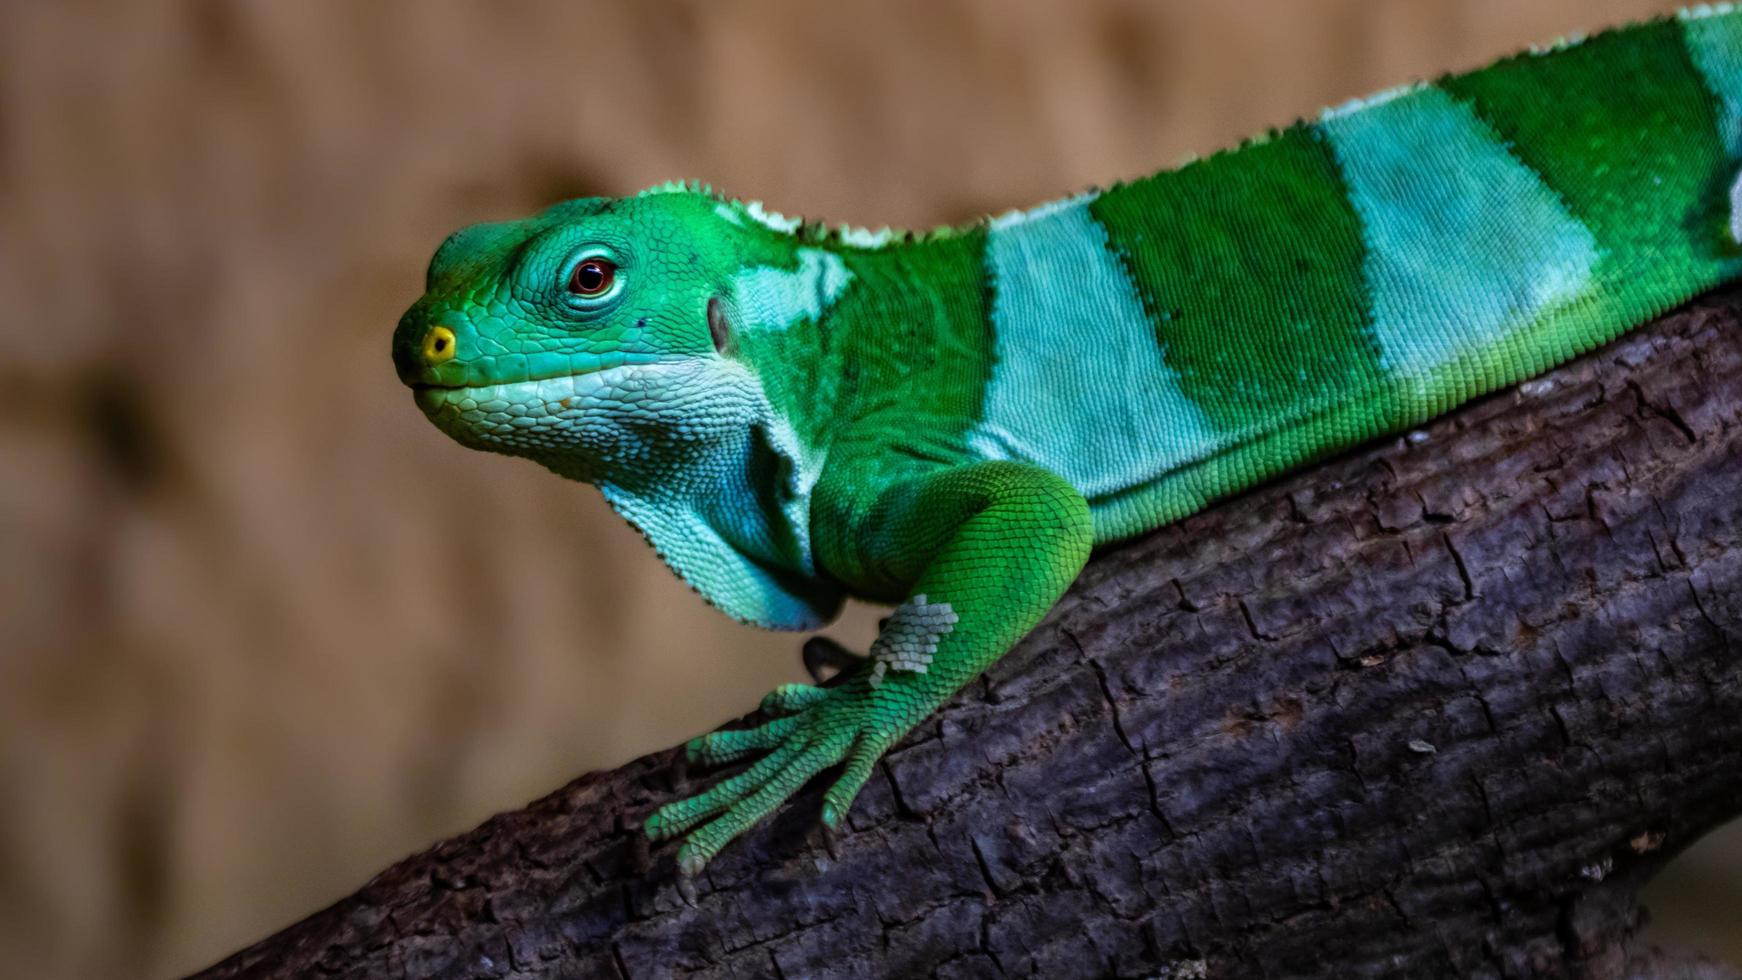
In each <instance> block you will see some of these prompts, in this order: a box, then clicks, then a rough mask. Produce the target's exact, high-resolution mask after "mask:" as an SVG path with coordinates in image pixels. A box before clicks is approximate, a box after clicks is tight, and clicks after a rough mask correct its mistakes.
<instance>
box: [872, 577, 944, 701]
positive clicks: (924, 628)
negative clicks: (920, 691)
mask: <svg viewBox="0 0 1742 980" xmlns="http://www.w3.org/2000/svg"><path fill="white" fill-rule="evenodd" d="M955 628H956V611H955V610H954V609H951V608H950V604H949V603H947V602H928V601H926V597H925V593H923V592H922V593H920V594H918V595H916V596H914V597H913V598H912V599H909V600H908V601H906V602H904V603H902V604H901V605H899V606H896V607H895V612H894V614H892V615H891V616H890V617H889V625H887V626H885V627H883V632H882V633H880V634H878V636H877V641H876V642H875V643H873V644H871V660H872V667H871V686H872V687H877V686H878V685H880V684H882V683H883V674H884V672H885V671H890V670H905V671H908V672H910V673H915V674H923V673H925V672H926V670H927V669H929V668H930V667H931V659H932V654H934V653H936V652H937V650H938V640H940V639H942V638H943V636H944V634H945V633H949V632H952V631H953V630H955Z"/></svg>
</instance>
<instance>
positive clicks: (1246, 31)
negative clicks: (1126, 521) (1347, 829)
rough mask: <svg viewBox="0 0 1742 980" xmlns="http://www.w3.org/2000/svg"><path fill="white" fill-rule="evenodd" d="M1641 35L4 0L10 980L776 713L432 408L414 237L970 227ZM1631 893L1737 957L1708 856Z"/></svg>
mask: <svg viewBox="0 0 1742 980" xmlns="http://www.w3.org/2000/svg"><path fill="white" fill-rule="evenodd" d="M1672 6H1673V5H1672V4H1669V3H1662V2H1654V0H1534V2H1532V3H1519V2H1517V0H1412V2H1411V3H1408V4H1400V3H1396V2H1394V0H1322V2H1300V0H1288V2H1283V0H1278V2H1274V3H1263V2H1256V0H1250V2H1232V3H1222V4H1209V3H1201V2H1196V3H1194V2H1177V3H1151V4H1138V3H1128V2H1118V0H1106V2H1082V0H1080V2H1076V3H1070V4H1062V3H1058V2H1056V0H1053V2H1038V0H1037V2H1010V0H978V2H961V3H944V2H936V0H933V2H920V0H909V2H897V0H881V2H874V3H841V2H832V3H829V4H798V3H781V2H772V0H771V2H759V3H732V4H726V3H719V2H712V3H705V2H695V3H665V2H646V0H643V2H638V3H620V4H604V3H587V2H580V0H556V2H549V3H483V2H480V3H475V4H453V3H442V4H435V3H410V2H401V3H387V2H381V3H368V4H357V3H350V2H311V3H240V2H238V3H220V2H203V3H191V2H190V3H162V4H159V3H122V2H112V3H99V2H85V0H44V2H31V0H10V2H7V3H4V4H3V5H0V392H3V393H4V407H3V408H0V963H4V964H6V967H5V969H4V972H6V973H8V974H9V975H14V976H30V977H36V978H48V980H58V978H75V977H76V978H87V977H148V978H156V977H168V976H172V975H177V974H180V973H183V972H186V971H188V970H192V969H194V968H196V967H199V966H202V965H204V964H206V963H208V962H210V961H212V960H214V959H216V958H218V957H220V956H222V955H224V954H226V953H228V952H230V951H232V950H233V949H234V948H236V947H238V946H240V945H242V944H244V943H247V942H249V941H252V940H254V939H257V938H259V937H261V936H263V935H264V934H266V933H267V932H269V931H271V930H273V929H276V928H278V927H280V926H283V925H286V924H288V923H289V922H291V921H292V920H294V919H296V918H299V917H301V916H303V915H305V914H307V913H309V912H311V911H313V910H315V909H316V908H318V907H320V906H322V905H325V904H327V903H329V902H331V901H333V900H335V899H337V898H339V897H341V896H342V895H344V894H346V893H348V892H349V891H351V890H352V889H354V888H356V887H357V886H359V885H361V884H362V883H363V882H364V881H365V880H366V879H367V878H368V877H369V876H370V875H371V874H372V873H373V872H375V871H376V870H379V869H380V868H382V867H384V866H385V865H387V864H388V863H390V862H392V861H393V860H395V859H397V858H399V857H401V856H402V855H404V854H406V853H408V852H411V851H413V850H415V849H418V848H421V847H423V846H425V845H426V844H428V843H429V842H431V841H433V840H435V839H437V838H439V837H442V836H444V835H448V834H452V833H454V832H457V831H460V830H463V829H465V828H467V827H470V826H472V825H473V824H476V823H477V822H478V821H480V820H482V819H483V818H485V817H487V816H488V815H490V814H491V813H493V812H496V811H498V810H502V809H507V808H512V807H515V806H518V805H520V804H522V803H524V802H525V801H527V800H529V799H531V798H533V797H535V796H538V795H540V794H543V793H544V792H547V791H549V790H551V789H554V788H555V787H557V786H559V785H561V784H562V783H563V782H565V781H566V780H568V779H570V778H572V777H573V776H575V775H577V774H579V773H581V772H583V771H585V770H588V769H594V768H599V767H609V766H612V765H615V764H617V763H620V762H622V761H625V760H627V759H629V758H631V757H633V756H635V755H637V754H640V753H643V752H646V751H649V750H653V749H657V748H661V747H664V746H667V745H670V744H672V743H674V742H677V741H679V740H681V739H683V738H686V737H688V736H690V735H692V734H695V733H697V732H700V731H702V730H704V729H706V728H708V727H710V726H712V725H715V724H717V723H719V722H720V721H722V720H724V719H726V718H728V717H731V716H733V715H736V714H738V713H741V712H743V711H745V710H747V709H748V708H750V707H752V706H753V705H754V704H755V703H756V701H757V699H758V698H759V697H760V696H761V695H762V694H763V693H764V692H765V691H766V690H767V689H768V688H769V687H771V686H772V685H774V684H776V683H779V682H781V681H786V680H793V679H799V678H800V677H801V672H800V670H799V662H798V643H799V638H798V637H794V636H790V635H776V634H765V633H759V632H757V631H754V630H750V629H746V628H740V627H735V626H734V625H732V624H731V623H729V622H728V621H726V619H725V618H724V617H722V616H720V615H719V614H717V613H715V612H713V611H712V610H711V609H709V608H708V607H707V606H706V605H704V604H703V603H702V601H701V600H700V599H698V598H697V597H695V596H694V595H693V594H692V593H690V592H689V590H688V589H687V588H685V587H684V586H683V585H681V584H680V583H679V582H678V581H677V580H676V579H675V578H673V577H672V576H671V575H670V574H668V573H667V572H666V571H665V569H664V568H663V567H662V566H661V565H660V564H659V562H658V560H657V559H656V558H655V557H654V555H653V553H652V552H651V551H650V550H649V549H647V548H646V547H645V546H644V545H643V544H642V542H641V540H640V538H639V537H638V536H637V535H636V534H635V533H633V532H632V531H630V530H629V529H628V528H627V527H626V526H623V525H622V524H621V523H620V522H618V521H617V519H616V518H614V517H613V516H612V515H611V514H610V513H609V512H608V510H607V509H606V507H605V506H604V505H603V504H602V502H601V501H600V499H599V498H598V496H597V495H596V493H595V492H593V491H592V490H590V489H588V488H585V487H581V486H579V485H575V484H566V483H564V482H562V481H561V480H559V479H557V478H556V477H554V476H552V475H550V474H548V473H546V472H545V471H543V470H542V469H539V468H538V467H536V466H535V465H533V464H531V463H527V462H524V461H518V460H511V459H507V458H503V457H498V456H489V455H484V454H481V453H476V452H470V451H467V450H464V449H462V448H461V447H459V446H458V445H456V444H454V443H452V442H450V441H449V440H448V439H447V438H446V437H444V436H442V435H441V434H440V433H438V432H437V431H436V430H435V429H434V428H433V427H432V426H430V425H429V424H428V423H426V422H425V421H424V420H423V418H422V417H421V416H420V415H419V413H418V412H417V411H416V409H415V408H414V406H413V405H412V401H411V398H410V396H409V394H408V393H406V392H405V391H404V390H403V389H402V388H401V387H400V386H399V384H398V383H397V382H396V381H395V379H394V375H393V371H392V369H391V366H390V364H389V361H388V348H387V344H388V336H389V334H390V332H391V330H392V328H393V325H394V322H395V321H396V319H397V318H398V316H399V314H400V312H401V311H402V310H403V309H404V308H405V307H406V306H407V305H408V304H409V303H410V302H411V301H412V300H413V299H415V298H416V296H417V294H418V291H419V288H420V285H421V282H422V275H423V268H424V264H425V263H426V261H427V260H428V258H429V255H430V253H431V251H432V250H433V248H434V247H435V245H436V244H437V243H438V242H439V241H440V240H441V238H442V237H443V236H444V235H445V234H447V232H449V231H450V230H452V229H454V228H456V227H458V226H460V225H462V224H466V223H469V222H474V221H479V220H484V219H499V218H505V217H515V216H519V215H521V214H523V213H526V212H529V211H532V210H535V209H538V208H541V207H543V206H544V205H546V204H548V203H550V202H552V201H555V200H557V199H561V198H565V197H572V196H580V195H591V194H610V195H616V194H624V193H628V192H631V191H634V190H636V189H638V188H640V187H643V186H645V185H648V184H651V183H655V182H658V181H663V180H666V179H668V178H674V177H695V178H701V179H706V180H709V181H712V182H714V183H715V184H716V186H719V187H722V188H725V189H726V190H728V191H729V192H731V193H733V194H736V195H739V196H743V197H753V198H761V199H764V200H766V201H768V202H770V204H771V205H772V206H774V207H777V208H779V209H780V210H783V211H786V212H787V213H797V214H804V215H810V216H821V217H826V218H829V219H831V220H837V221H840V220H844V221H851V222H854V223H860V224H869V225H872V226H877V225H882V224H885V223H893V224H896V225H898V226H901V225H906V226H919V227H925V226H930V225H934V224H939V223H944V222H957V221H961V220H965V219H968V218H972V217H974V216H976V215H979V214H982V213H986V212H997V211H1001V210H1004V209H1006V208H1009V207H1013V206H1020V205H1028V204H1034V203H1038V202H1040V201H1043V200H1047V199H1049V198H1053V197H1059V196H1062V195H1064V194H1066V193H1069V192H1073V191H1076V190H1079V189H1081V188H1083V187H1085V186H1087V185H1089V184H1091V183H1106V182H1109V181H1111V180H1113V179H1116V178H1129V177H1135V176H1139V175H1141V174H1144V173H1146V172H1149V171H1151V170H1154V169H1157V168H1159V167H1162V166H1165V165H1171V164H1174V163H1177V162H1179V161H1180V160H1181V159H1182V158H1183V157H1185V156H1186V155H1188V154H1194V153H1203V152H1207V151H1210V150H1213V149H1216V148H1218V147H1220V146H1223V145H1225V144H1227V143H1229V142H1231V141H1233V140H1235V139H1237V138H1239V137H1241V136H1244V135H1248V134H1251V133H1254V132H1257V131H1259V130H1261V129H1263V128H1265V127H1268V126H1272V125H1276V124H1282V123H1286V122H1288V121H1290V120H1292V119H1293V118H1295V117H1297V116H1300V115H1303V114H1308V113H1312V112H1315V111H1316V110H1317V109H1318V108H1319V107H1321V106H1324V105H1327V104H1333V103H1337V102H1341V101H1342V100H1344V99H1347V98H1350V97H1352V96H1357V95H1361V94H1364V93H1367V92H1370V91H1372V90H1375V89H1378V88H1382V87H1386V86H1389V85H1393V84H1396V83H1399V82H1402V81H1405V80H1407V79H1411V78H1416V77H1420V76H1424V75H1430V74H1434V73H1438V72H1441V71H1445V70H1451V69H1463V68H1472V67H1476V66H1478V65H1480V64H1482V63H1484V62H1486V61H1489V60H1491V59H1492V58H1494V57H1496V56H1498V55H1500V54H1503V53H1506V52H1508V51H1510V50H1512V49H1515V48H1518V47H1520V46H1522V45H1525V44H1527V43H1530V42H1536V41H1546V40H1549V39H1552V38H1554V37H1557V36H1559V35H1563V34H1567V33H1572V32H1576V31H1580V30H1585V29H1590V28H1594V27H1597V26H1601V25H1604V24H1611V23H1617V22H1621V21H1624V20H1628V19H1633V18H1638V17H1642V16H1645V15H1649V14H1653V13H1659V12H1663V11H1666V10H1669V9H1671V8H1672ZM873 619H874V617H873V616H872V615H871V614H869V613H867V612H865V611H863V610H860V611H856V612H854V613H853V614H851V615H850V616H849V617H848V619H847V620H846V622H845V623H844V624H842V625H841V626H840V627H838V632H839V635H841V636H844V637H846V638H847V639H849V640H850V641H852V642H855V643H858V644H864V643H865V642H867V641H868V639H869V637H870V629H871V624H872V622H873ZM1652 905H1653V907H1654V909H1655V912H1656V918H1657V925H1655V926H1654V927H1653V928H1654V930H1655V934H1656V935H1658V936H1660V937H1665V938H1669V939H1675V940H1680V941H1686V942H1692V943H1694V944H1696V945H1699V946H1702V947H1703V948H1705V949H1707V950H1708V951H1710V952H1713V953H1717V954H1720V955H1723V956H1726V957H1727V958H1729V960H1730V961H1731V962H1733V963H1742V929H1739V928H1738V926H1737V925H1736V923H1737V922H1739V921H1742V832H1738V831H1737V830H1735V829H1732V830H1731V831H1730V832H1728V833H1727V834H1719V835H1716V836H1714V837H1713V838H1711V839H1709V840H1708V841H1707V842H1706V843H1704V844H1702V845H1701V846H1700V847H1699V848H1697V849H1696V850H1695V851H1693V852H1690V853H1689V854H1687V855H1684V856H1683V857H1682V858H1681V859H1680V860H1679V861H1678V862H1677V864H1676V865H1675V867H1674V868H1673V869H1672V870H1671V872H1669V873H1668V874H1666V876H1665V877H1664V878H1662V879H1660V881H1659V882H1658V883H1657V884H1656V885H1654V887H1653V891H1652Z"/></svg>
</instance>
